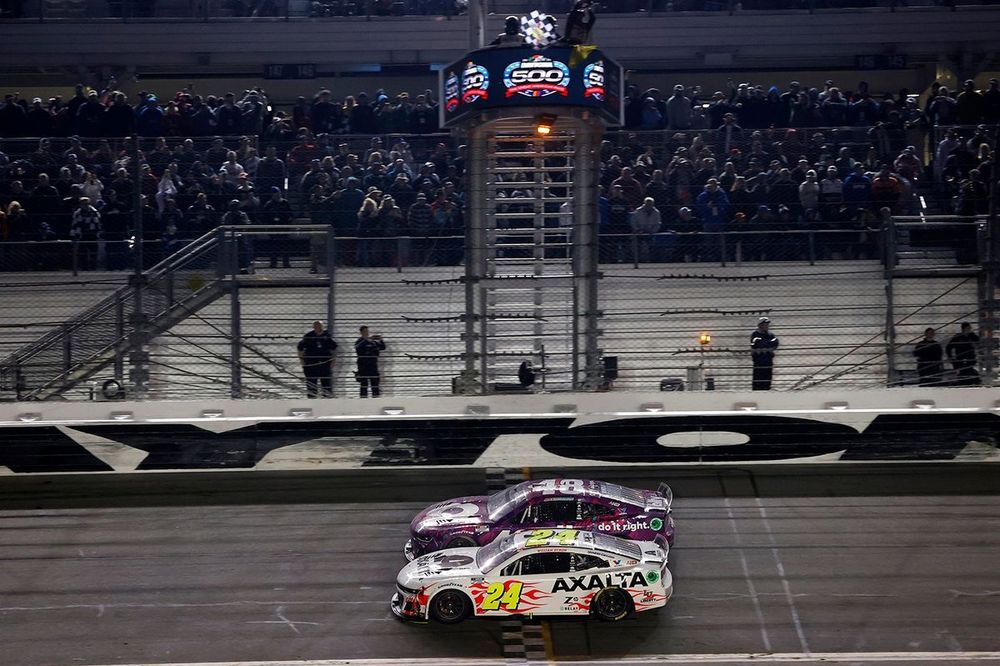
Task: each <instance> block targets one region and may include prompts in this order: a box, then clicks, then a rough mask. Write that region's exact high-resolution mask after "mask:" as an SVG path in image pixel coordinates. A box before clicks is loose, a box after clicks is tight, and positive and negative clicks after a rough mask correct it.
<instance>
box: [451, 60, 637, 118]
mask: <svg viewBox="0 0 1000 666" xmlns="http://www.w3.org/2000/svg"><path fill="white" fill-rule="evenodd" d="M573 51H574V49H573V47H572V46H561V45H560V46H550V47H548V48H546V49H544V50H541V51H537V50H535V49H533V48H530V47H518V48H503V47H496V48H485V49H479V50H478V51H473V52H471V53H468V54H466V55H465V56H464V57H462V58H461V59H460V60H456V61H455V62H453V63H450V64H449V65H447V66H446V67H443V68H442V69H441V71H440V73H439V75H438V76H439V87H440V91H439V92H440V100H441V125H442V126H443V127H449V126H451V125H454V124H455V123H457V122H458V121H460V120H462V119H463V118H466V117H468V116H469V115H471V114H474V113H478V112H479V111H483V110H486V109H496V108H503V107H519V108H525V107H529V108H530V107H532V106H576V107H590V108H592V109H593V110H594V111H595V112H597V113H599V114H600V115H601V116H602V117H603V118H604V119H605V120H607V121H608V122H609V123H610V124H612V125H620V124H621V123H622V98H623V95H624V78H625V77H624V76H623V72H622V68H621V65H619V64H618V63H617V62H615V61H614V60H612V59H611V58H609V57H608V56H606V55H604V54H603V53H601V51H599V50H597V49H594V50H592V51H590V52H589V53H587V54H586V56H584V57H581V56H582V54H577V57H574V52H573Z"/></svg>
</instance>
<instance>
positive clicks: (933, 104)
mask: <svg viewBox="0 0 1000 666" xmlns="http://www.w3.org/2000/svg"><path fill="white" fill-rule="evenodd" d="M957 107H958V103H957V102H956V101H955V100H954V99H952V98H951V97H949V95H948V89H947V88H945V87H944V86H941V87H940V88H938V91H937V95H936V96H934V97H933V98H932V99H931V101H930V103H929V104H928V105H927V119H928V120H929V121H930V123H931V124H932V125H954V124H955V122H956V120H957V119H958V110H957Z"/></svg>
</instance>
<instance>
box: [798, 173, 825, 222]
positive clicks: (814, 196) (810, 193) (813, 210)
mask: <svg viewBox="0 0 1000 666" xmlns="http://www.w3.org/2000/svg"><path fill="white" fill-rule="evenodd" d="M819 197H820V185H819V182H817V180H816V172H815V171H814V170H812V169H810V170H809V171H806V179H805V180H804V181H803V182H802V184H801V185H799V206H800V207H801V210H802V212H803V215H805V218H806V219H807V220H815V219H816V218H817V217H818V216H819Z"/></svg>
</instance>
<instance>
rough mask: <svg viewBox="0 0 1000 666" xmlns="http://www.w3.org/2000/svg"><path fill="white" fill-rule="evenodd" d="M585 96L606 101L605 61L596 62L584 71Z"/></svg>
mask: <svg viewBox="0 0 1000 666" xmlns="http://www.w3.org/2000/svg"><path fill="white" fill-rule="evenodd" d="M583 86H584V88H583V96H584V97H593V98H594V99H596V100H597V101H603V100H604V61H603V60H595V61H594V62H592V63H590V64H589V65H587V67H586V68H585V69H584V70H583Z"/></svg>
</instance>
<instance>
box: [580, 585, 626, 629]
mask: <svg viewBox="0 0 1000 666" xmlns="http://www.w3.org/2000/svg"><path fill="white" fill-rule="evenodd" d="M590 610H591V612H592V613H593V614H594V616H595V617H596V618H597V619H599V620H603V621H604V622H617V621H618V620H623V619H625V618H626V617H628V614H629V612H631V610H632V597H630V596H629V595H628V594H627V593H626V592H625V590H622V589H619V588H617V587H609V588H608V589H606V590H601V592H600V593H598V595H597V596H596V597H594V601H593V602H592V603H591V604H590Z"/></svg>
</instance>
